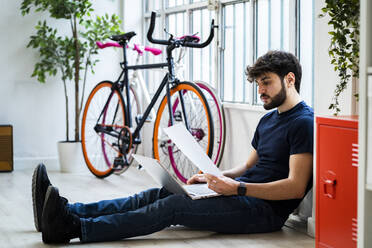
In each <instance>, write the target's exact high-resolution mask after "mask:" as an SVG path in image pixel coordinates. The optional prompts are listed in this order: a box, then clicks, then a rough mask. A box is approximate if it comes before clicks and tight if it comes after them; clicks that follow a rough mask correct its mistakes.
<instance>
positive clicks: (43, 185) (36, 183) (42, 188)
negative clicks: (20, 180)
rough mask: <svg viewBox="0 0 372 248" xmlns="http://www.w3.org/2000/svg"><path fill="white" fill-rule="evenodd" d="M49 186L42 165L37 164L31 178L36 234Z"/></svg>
mask: <svg viewBox="0 0 372 248" xmlns="http://www.w3.org/2000/svg"><path fill="white" fill-rule="evenodd" d="M49 185H51V183H50V181H49V178H48V174H47V171H46V168H45V165H44V164H39V165H38V166H37V167H36V168H35V170H34V174H33V176H32V205H33V208H34V222H35V227H36V230H37V231H38V232H41V230H42V226H41V214H42V213H43V205H44V199H45V193H46V191H47V189H48V187H49Z"/></svg>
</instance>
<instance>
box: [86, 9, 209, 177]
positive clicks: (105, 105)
mask: <svg viewBox="0 0 372 248" xmlns="http://www.w3.org/2000/svg"><path fill="white" fill-rule="evenodd" d="M155 17H156V14H155V13H152V15H151V23H150V27H149V30H148V34H147V37H148V39H149V41H150V42H152V43H156V44H162V45H166V46H167V49H166V51H167V62H166V63H158V64H145V65H128V62H127V56H126V45H127V43H128V42H129V41H130V39H131V38H133V36H135V35H136V34H135V33H134V32H129V33H126V34H123V35H116V36H113V37H111V39H112V40H114V41H117V42H118V43H119V44H120V45H121V46H122V48H123V57H124V61H123V62H121V63H120V66H121V68H122V72H121V73H120V76H119V77H118V79H117V80H116V81H115V82H111V81H107V80H106V81H102V82H101V83H99V84H98V85H96V87H95V88H94V89H93V90H92V92H91V93H90V95H89V97H88V100H87V102H86V104H85V108H84V112H83V119H82V150H83V156H84V159H85V162H86V164H87V166H88V168H89V170H90V171H91V172H92V173H93V174H94V175H95V176H97V177H99V178H103V177H106V176H109V175H111V174H112V173H113V171H114V170H117V169H122V168H124V167H128V166H129V164H130V163H129V160H128V158H129V159H130V155H131V154H132V153H133V152H135V149H133V148H134V146H135V145H138V144H140V143H141V137H140V130H141V128H142V127H143V125H144V122H145V120H146V119H147V117H148V116H149V113H150V111H151V109H152V108H153V106H154V105H155V103H156V101H157V100H158V99H159V97H160V94H161V92H162V91H163V89H165V93H166V94H165V96H164V97H163V99H162V101H161V103H160V105H159V109H158V112H157V116H156V120H155V124H154V134H153V150H154V157H155V158H156V159H158V160H160V161H163V164H168V165H169V166H170V167H173V168H177V164H179V163H180V162H182V161H185V160H186V159H185V157H184V156H183V155H182V154H181V153H180V152H179V151H178V150H177V149H176V148H175V147H174V145H173V144H172V143H171V142H170V140H169V139H168V138H167V137H165V136H164V134H163V133H162V128H163V127H167V126H171V125H173V124H174V123H175V122H183V123H184V124H185V126H186V127H187V129H188V130H189V131H190V132H191V133H192V135H193V136H194V137H195V138H196V139H197V141H198V142H199V144H200V145H201V146H202V147H203V148H204V149H205V150H206V153H207V154H208V156H211V155H212V152H213V145H212V144H211V143H212V142H213V138H214V133H213V120H212V118H211V114H210V109H209V105H208V102H207V101H206V98H205V97H204V95H203V93H202V92H201V90H200V89H199V88H198V87H197V86H196V85H195V84H193V83H191V82H181V81H179V80H178V79H177V77H176V76H175V74H174V61H173V57H172V51H173V50H174V49H176V48H179V47H192V48H203V47H205V46H207V45H208V44H209V43H210V42H211V41H212V39H213V36H214V28H215V26H214V21H213V20H212V24H211V31H210V35H209V37H208V39H207V40H206V41H205V42H203V43H201V44H197V43H193V42H192V37H190V36H185V37H184V38H183V39H175V38H174V37H173V35H171V36H170V38H169V39H168V40H157V39H153V38H152V33H153V31H154V27H155ZM164 67H167V68H168V73H166V75H165V76H164V78H163V80H162V82H161V84H160V86H159V87H158V89H157V91H156V93H155V95H154V97H153V98H152V99H151V102H150V104H149V106H148V107H147V108H146V110H145V112H144V114H143V116H136V117H135V120H136V124H137V126H136V127H135V128H134V125H133V124H134V123H133V122H132V112H131V111H132V109H131V101H124V99H130V96H129V95H130V86H129V83H128V71H129V70H140V69H151V68H164ZM123 90H125V92H124V93H125V97H123V95H122V91H123ZM175 93H178V94H175ZM176 95H178V97H174V96H176ZM176 99H179V100H178V102H177V103H175V101H176ZM187 101H189V102H187ZM97 106H98V107H97ZM166 106H167V108H168V116H167V115H166V114H164V112H165V111H164V109H165V107H166ZM163 114H164V115H163ZM196 116H197V117H198V118H197V119H196V118H195V117H196ZM97 148H100V149H101V150H102V153H99V154H98V153H97V150H98V149H97ZM167 158H168V161H165V160H166V159H167Z"/></svg>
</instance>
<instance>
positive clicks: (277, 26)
mask: <svg viewBox="0 0 372 248" xmlns="http://www.w3.org/2000/svg"><path fill="white" fill-rule="evenodd" d="M269 17H270V19H271V20H270V21H271V22H270V24H271V25H270V31H271V32H270V38H269V39H270V47H269V49H270V50H280V49H282V47H283V46H282V45H281V43H282V33H283V31H282V13H281V1H280V0H274V1H271V2H270V8H269Z"/></svg>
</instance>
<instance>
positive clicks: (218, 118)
mask: <svg viewBox="0 0 372 248" xmlns="http://www.w3.org/2000/svg"><path fill="white" fill-rule="evenodd" d="M194 37H195V42H199V40H200V38H199V37H197V36H194ZM181 38H182V37H181ZM177 39H179V38H177ZM96 44H97V46H98V47H99V48H100V49H104V48H107V47H120V48H121V46H120V45H119V44H118V43H116V42H107V43H104V44H103V43H101V42H99V41H97V42H96ZM127 48H128V49H130V50H133V51H135V53H136V59H135V61H136V65H138V64H139V60H140V58H141V56H142V55H143V53H144V52H150V53H152V54H153V55H154V56H158V55H160V54H161V53H162V50H160V49H157V48H152V47H148V46H141V45H139V44H133V45H132V44H128V45H127ZM185 49H186V48H185V47H182V48H181V52H180V53H179V56H178V58H177V60H176V62H175V74H176V75H182V73H180V72H182V71H183V69H184V66H183V64H182V62H181V61H182V59H183V57H184V55H185ZM179 78H181V77H180V76H179ZM181 81H183V80H182V78H181ZM194 83H195V84H196V85H197V86H199V88H201V89H202V91H203V94H204V96H205V97H206V99H207V101H208V104H209V107H210V110H211V114H212V119H213V121H214V142H213V154H212V157H211V159H212V161H213V162H214V163H215V164H216V166H217V167H219V165H220V162H221V159H222V156H223V150H224V146H225V133H226V132H225V130H226V125H225V114H224V109H223V105H222V103H221V101H220V99H219V98H218V97H217V94H216V93H215V90H214V89H213V88H212V87H211V86H210V85H209V84H207V83H205V82H202V81H194ZM129 84H130V93H131V94H132V95H133V97H132V96H130V99H131V105H132V106H135V107H134V109H135V110H137V112H138V113H142V112H141V109H142V107H141V105H142V104H141V103H140V102H139V101H138V100H139V97H138V96H139V95H140V96H141V100H143V102H144V106H148V105H149V104H150V101H151V98H150V94H149V92H148V90H147V87H146V85H145V81H144V79H143V76H142V74H141V73H140V71H139V70H134V71H133V73H132V76H131V78H130V79H129ZM138 92H139V93H138ZM132 108H133V107H132ZM133 112H136V111H132V116H136V114H134V113H133ZM138 113H137V114H138ZM150 116H151V118H150V119H155V116H156V115H155V111H154V110H153V109H152V110H151V114H150ZM135 149H137V147H136V148H135ZM132 161H133V160H132ZM132 161H130V164H131V162H132ZM127 169H128V167H123V168H122V169H120V170H115V171H114V173H115V174H117V175H120V174H122V173H124V172H125V171H126V170H127ZM175 174H176V175H181V173H180V172H179V170H178V168H176V171H175ZM179 179H180V180H181V181H182V182H186V178H184V177H183V176H181V177H179Z"/></svg>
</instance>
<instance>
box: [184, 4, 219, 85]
mask: <svg viewBox="0 0 372 248" xmlns="http://www.w3.org/2000/svg"><path fill="white" fill-rule="evenodd" d="M211 21H212V14H211V12H210V11H209V10H207V9H200V10H195V11H193V12H192V29H191V33H192V34H196V35H197V36H199V37H200V39H201V40H200V42H204V41H206V40H207V39H208V36H209V33H210V24H211ZM215 38H216V35H215V37H214V39H215ZM189 50H190V54H191V58H192V60H191V65H192V68H191V69H192V70H191V79H192V80H193V81H195V80H201V81H204V82H206V83H209V84H210V85H211V86H212V87H216V82H215V81H216V80H215V69H216V68H215V63H214V56H215V52H214V45H213V41H212V42H211V43H210V44H209V45H208V46H207V47H204V48H189Z"/></svg>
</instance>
